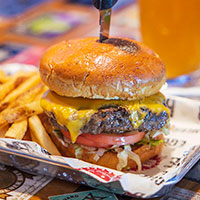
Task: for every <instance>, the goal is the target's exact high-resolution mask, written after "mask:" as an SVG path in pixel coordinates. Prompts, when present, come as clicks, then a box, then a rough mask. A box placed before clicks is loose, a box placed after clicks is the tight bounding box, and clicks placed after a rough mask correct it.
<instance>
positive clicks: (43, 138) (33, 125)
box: [29, 115, 61, 156]
mask: <svg viewBox="0 0 200 200" xmlns="http://www.w3.org/2000/svg"><path fill="white" fill-rule="evenodd" d="M29 128H30V132H31V138H32V140H34V141H35V142H37V143H38V144H39V145H40V146H42V147H43V148H45V149H46V150H47V151H48V152H49V153H51V154H52V155H59V156H60V155H61V154H60V152H59V151H58V149H57V148H56V146H55V144H54V143H53V142H52V140H51V138H50V137H49V135H48V133H47V132H46V130H45V128H44V127H43V125H42V123H41V121H40V119H39V117H38V116H37V115H34V116H32V117H30V118H29Z"/></svg>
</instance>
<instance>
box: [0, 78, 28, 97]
mask: <svg viewBox="0 0 200 200" xmlns="http://www.w3.org/2000/svg"><path fill="white" fill-rule="evenodd" d="M23 80H24V77H16V78H12V79H10V80H9V81H7V82H5V83H3V84H1V85H0V91H1V92H0V100H2V99H3V98H4V97H5V96H6V95H7V94H8V93H9V92H11V91H12V90H14V89H15V88H16V87H17V86H18V85H19V84H20V83H21V82H23Z"/></svg>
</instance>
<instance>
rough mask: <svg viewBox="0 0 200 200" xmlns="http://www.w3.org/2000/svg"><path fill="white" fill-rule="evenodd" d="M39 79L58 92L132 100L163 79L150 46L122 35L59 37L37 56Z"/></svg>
mask: <svg viewBox="0 0 200 200" xmlns="http://www.w3.org/2000/svg"><path fill="white" fill-rule="evenodd" d="M40 73H41V79H42V80H43V82H44V83H45V84H46V85H47V86H48V87H49V88H50V90H53V91H55V92H56V93H57V94H59V95H61V96H67V97H86V98H92V99H124V100H125V99H126V100H134V99H139V98H144V97H146V96H150V95H153V94H155V93H157V92H158V91H159V89H160V88H161V87H162V85H163V84H164V83H165V66H164V64H163V62H162V61H161V59H160V58H159V57H158V55H157V54H155V53H154V52H153V51H152V50H151V49H149V48H148V47H146V46H144V45H143V44H141V43H139V42H137V41H134V40H131V39H122V38H110V39H107V40H105V41H104V42H103V43H100V42H99V41H98V38H97V37H90V38H84V39H76V40H68V41H62V42H60V43H58V44H56V45H54V46H52V47H50V48H49V49H48V50H47V51H46V52H45V53H44V55H43V57H42V58H41V62H40Z"/></svg>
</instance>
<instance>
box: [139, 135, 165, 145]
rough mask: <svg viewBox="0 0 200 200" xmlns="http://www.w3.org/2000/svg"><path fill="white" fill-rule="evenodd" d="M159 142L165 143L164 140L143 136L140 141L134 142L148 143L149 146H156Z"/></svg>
mask: <svg viewBox="0 0 200 200" xmlns="http://www.w3.org/2000/svg"><path fill="white" fill-rule="evenodd" d="M161 143H165V141H164V140H162V139H161V140H152V139H151V138H146V137H144V138H143V139H142V140H141V141H140V142H138V143H136V144H138V145H146V144H149V145H150V146H158V145H159V144H161Z"/></svg>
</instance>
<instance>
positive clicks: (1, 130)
mask: <svg viewBox="0 0 200 200" xmlns="http://www.w3.org/2000/svg"><path fill="white" fill-rule="evenodd" d="M8 129H9V124H5V125H4V126H1V127H0V138H4V137H5V133H6V131H7V130H8Z"/></svg>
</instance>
